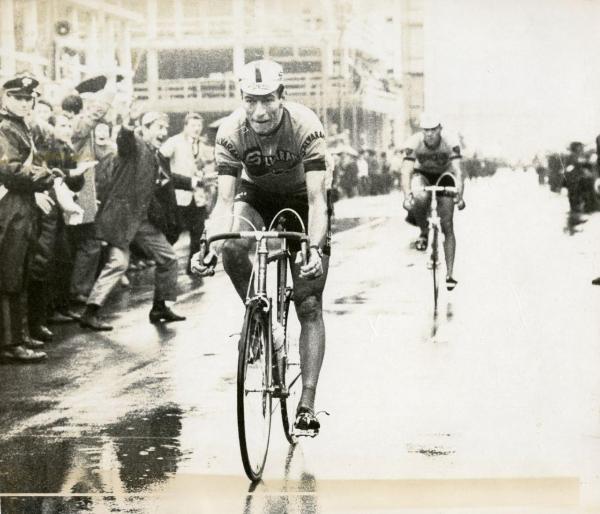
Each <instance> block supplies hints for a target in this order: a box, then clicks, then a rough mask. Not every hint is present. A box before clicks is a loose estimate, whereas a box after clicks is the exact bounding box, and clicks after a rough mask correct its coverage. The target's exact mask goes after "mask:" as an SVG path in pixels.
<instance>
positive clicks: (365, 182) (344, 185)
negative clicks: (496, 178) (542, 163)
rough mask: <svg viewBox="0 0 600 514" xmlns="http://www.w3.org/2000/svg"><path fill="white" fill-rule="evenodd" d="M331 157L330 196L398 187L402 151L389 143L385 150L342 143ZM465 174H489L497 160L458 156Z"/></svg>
mask: <svg viewBox="0 0 600 514" xmlns="http://www.w3.org/2000/svg"><path fill="white" fill-rule="evenodd" d="M332 154H333V159H334V180H333V189H334V198H352V197H354V196H370V195H382V194H388V193H390V192H391V191H392V190H394V189H400V168H401V166H402V158H403V152H402V149H400V148H395V147H393V146H391V147H390V148H389V149H388V151H387V152H383V151H379V152H377V151H375V150H360V151H358V152H357V151H355V150H354V149H353V148H351V147H348V146H346V145H344V146H342V147H340V148H338V149H336V148H333V149H332ZM462 168H463V171H464V173H465V176H466V177H467V178H479V177H488V176H491V175H493V174H494V173H495V172H496V170H497V168H498V162H496V161H494V160H491V159H482V158H480V157H478V156H477V155H474V156H473V157H468V158H467V157H465V158H463V159H462Z"/></svg>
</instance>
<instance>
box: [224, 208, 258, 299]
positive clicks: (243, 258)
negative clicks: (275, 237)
mask: <svg viewBox="0 0 600 514" xmlns="http://www.w3.org/2000/svg"><path fill="white" fill-rule="evenodd" d="M233 213H234V215H235V218H234V222H233V228H232V231H234V232H237V231H240V230H252V227H250V226H249V225H248V223H247V222H246V221H245V220H243V219H241V218H240V217H239V216H243V217H244V218H246V219H247V220H249V221H250V222H251V223H252V224H253V225H254V226H255V227H256V228H257V229H259V230H260V229H262V227H263V226H264V221H263V218H262V216H261V215H260V214H259V213H258V211H257V210H256V209H255V208H254V207H253V206H252V205H250V204H248V203H246V202H240V201H236V202H235V204H234V206H233ZM255 244H256V243H254V242H253V241H251V240H249V239H230V240H228V241H225V243H224V245H223V268H224V269H225V272H226V273H227V275H229V278H230V279H231V282H232V283H233V287H235V290H236V291H237V294H238V295H239V296H240V298H241V299H242V301H245V300H246V293H247V292H248V284H249V282H250V276H251V274H252V259H251V255H252V251H253V248H254V245H255Z"/></svg>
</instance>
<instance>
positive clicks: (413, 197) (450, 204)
mask: <svg viewBox="0 0 600 514" xmlns="http://www.w3.org/2000/svg"><path fill="white" fill-rule="evenodd" d="M420 127H421V129H422V131H421V132H418V133H416V134H413V135H412V136H411V137H410V138H409V139H408V141H407V142H406V144H405V146H404V159H403V162H402V168H401V176H402V190H403V191H404V195H405V197H404V208H405V209H406V210H407V211H408V212H409V217H410V216H412V217H413V218H414V220H415V222H416V224H417V225H418V227H419V228H420V230H421V233H420V235H419V239H418V240H417V242H416V244H415V247H416V249H417V250H421V251H424V250H426V249H427V215H428V212H429V204H430V202H431V197H430V196H429V193H426V192H417V193H413V192H412V190H413V189H418V188H419V187H424V186H429V185H435V184H436V183H437V182H438V180H439V179H440V177H441V176H442V175H443V174H446V175H445V176H444V177H443V178H442V179H441V181H440V183H439V184H438V185H440V186H456V188H457V190H458V194H457V195H456V196H455V197H454V198H449V197H444V196H442V197H440V199H439V203H438V212H439V215H440V219H441V225H442V231H443V232H444V254H445V256H446V289H448V290H449V291H451V290H452V289H454V288H455V287H456V284H457V281H456V280H455V279H454V277H453V270H454V254H455V251H456V238H455V236H454V226H453V221H452V220H453V216H454V205H455V204H456V206H457V207H458V208H459V209H463V208H464V206H465V203H464V201H463V199H462V196H463V188H464V184H463V176H462V171H461V169H460V164H459V159H460V158H461V154H460V146H459V145H458V143H457V142H454V141H452V140H451V139H450V138H448V137H447V136H445V135H442V124H441V122H440V120H439V119H438V118H436V117H435V116H433V115H431V114H429V113H422V115H421V120H420ZM448 172H449V173H450V174H447V173H448Z"/></svg>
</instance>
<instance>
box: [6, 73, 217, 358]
mask: <svg viewBox="0 0 600 514" xmlns="http://www.w3.org/2000/svg"><path fill="white" fill-rule="evenodd" d="M120 79H121V77H118V76H115V75H114V74H113V75H99V76H96V77H92V78H91V79H88V80H86V81H84V82H81V83H80V84H79V85H78V86H77V87H76V88H75V90H74V91H72V92H70V93H69V94H67V95H66V96H65V97H64V98H62V99H61V101H60V102H59V104H53V103H51V102H49V101H47V100H46V99H44V98H42V97H40V95H39V93H38V86H39V83H38V81H37V80H36V79H35V78H34V77H32V76H28V75H21V76H16V77H13V78H11V79H10V80H8V81H6V82H4V83H3V85H2V90H1V111H0V262H1V263H2V266H1V267H0V361H2V362H24V363H28V362H39V361H42V360H44V359H45V358H46V357H47V354H46V352H44V351H43V349H44V346H45V344H46V343H48V342H49V341H51V340H52V339H53V338H54V337H55V336H54V334H53V332H52V330H51V329H50V326H51V325H52V324H53V323H72V322H75V323H79V324H80V326H81V327H82V328H83V329H87V330H95V331H99V330H111V329H112V327H111V326H110V325H108V324H107V323H106V322H105V321H104V319H103V318H102V316H101V314H100V310H101V308H102V306H103V305H104V304H105V302H106V299H107V298H108V296H109V295H110V293H111V292H112V291H113V290H114V289H115V288H116V287H117V286H118V285H119V284H121V285H127V284H128V280H127V276H126V274H125V273H126V272H127V271H128V269H131V268H140V267H147V266H154V267H155V273H154V280H155V293H154V301H153V304H152V308H151V310H150V313H149V320H150V322H152V323H162V322H169V321H182V320H184V319H185V318H184V317H183V316H179V315H178V314H176V313H175V312H174V311H173V309H172V304H173V302H174V301H175V300H176V290H177V280H178V274H177V255H176V253H175V251H174V249H173V244H174V243H175V242H176V241H177V239H178V237H179V235H180V232H181V231H182V230H184V229H187V230H191V240H192V242H191V244H190V252H193V251H194V249H195V248H196V246H197V241H196V240H197V239H199V237H200V233H201V231H202V226H203V222H204V218H205V217H206V214H207V213H206V211H207V207H208V205H209V204H210V201H209V197H210V195H211V194H212V192H213V191H212V189H213V186H212V184H210V182H211V178H212V175H213V168H214V167H213V164H212V157H211V156H212V150H211V149H210V148H208V145H207V144H206V143H205V142H204V140H203V138H202V137H201V133H202V129H203V120H202V117H201V116H200V115H199V114H196V113H190V114H189V115H188V116H187V117H186V119H185V126H184V129H183V132H182V134H180V135H178V136H174V137H173V138H171V139H170V140H168V141H167V134H168V126H169V120H168V117H167V115H166V114H163V113H159V112H141V111H140V110H139V108H136V106H135V104H133V103H132V102H131V97H130V96H129V97H128V96H127V93H126V91H125V90H124V89H123V90H122V89H121V88H120ZM176 191H177V192H179V191H185V192H187V194H185V195H179V194H178V195H177V196H176ZM190 255H191V254H190ZM132 256H133V258H132ZM188 272H189V265H188Z"/></svg>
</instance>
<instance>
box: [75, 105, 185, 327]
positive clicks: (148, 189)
mask: <svg viewBox="0 0 600 514" xmlns="http://www.w3.org/2000/svg"><path fill="white" fill-rule="evenodd" d="M135 118H136V116H135V114H127V115H125V116H124V125H123V126H122V127H121V129H120V131H119V135H118V137H117V149H118V156H117V159H116V166H115V171H114V177H113V179H112V183H111V185H110V188H109V190H108V192H107V195H106V198H105V201H104V202H103V203H102V205H101V210H100V212H99V214H98V219H97V236H98V238H99V239H101V240H103V241H106V242H107V243H108V245H109V246H108V262H107V263H106V265H105V266H104V268H103V269H102V271H101V273H100V276H99V277H98V279H97V280H96V282H95V283H94V286H93V288H92V291H91V293H90V295H89V298H88V301H87V305H86V308H85V311H84V313H83V315H82V317H81V326H82V327H87V328H90V329H92V330H112V326H110V325H108V324H106V323H104V322H103V321H102V320H101V319H100V318H99V316H98V313H99V310H100V308H101V307H102V305H104V303H105V302H106V299H107V298H108V295H109V294H110V292H111V291H112V290H113V288H114V287H115V286H116V285H117V284H118V283H119V280H120V278H121V276H122V275H123V274H124V273H125V272H126V271H127V266H128V263H129V245H130V244H131V242H132V241H134V240H135V242H136V243H137V244H139V245H140V247H142V248H143V249H144V250H145V251H147V252H148V253H150V254H151V255H152V256H153V258H154V259H155V261H156V269H155V282H154V302H153V305H152V309H151V311H150V315H149V318H150V322H152V323H157V322H161V321H167V322H169V321H182V320H184V319H185V318H184V317H183V316H179V315H177V314H176V313H175V312H173V311H172V310H171V309H170V308H169V307H168V306H167V305H166V303H165V302H166V301H175V300H176V295H177V255H176V254H175V251H174V250H173V247H172V246H171V245H170V244H169V242H168V241H167V239H166V237H165V235H164V233H163V232H162V231H161V230H160V229H159V228H158V226H157V225H158V224H160V221H161V219H159V218H158V217H157V216H156V212H155V213H153V214H152V213H151V212H150V211H149V208H150V204H151V202H153V200H154V197H155V188H157V187H161V186H162V187H164V186H165V185H166V184H167V183H168V182H170V181H171V180H172V178H171V175H170V171H169V170H168V169H167V170H166V169H164V168H163V161H161V160H160V158H159V152H158V149H159V148H160V146H161V144H162V142H163V141H164V138H165V137H166V135H167V127H168V120H167V117H166V115H163V114H160V113H155V112H149V113H146V114H145V115H144V116H143V118H142V124H141V137H140V136H137V135H135V134H134V127H133V124H132V121H133V120H134V119H135ZM166 164H167V166H168V162H167V163H166ZM181 180H182V181H185V180H186V179H185V178H182V179H181ZM193 182H194V180H193V179H191V178H187V185H188V188H190V189H191V187H192V185H193ZM181 185H182V184H181ZM182 187H183V185H182ZM173 197H174V194H173ZM151 214H152V215H151ZM163 214H165V213H163ZM166 214H167V215H168V213H166Z"/></svg>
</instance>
